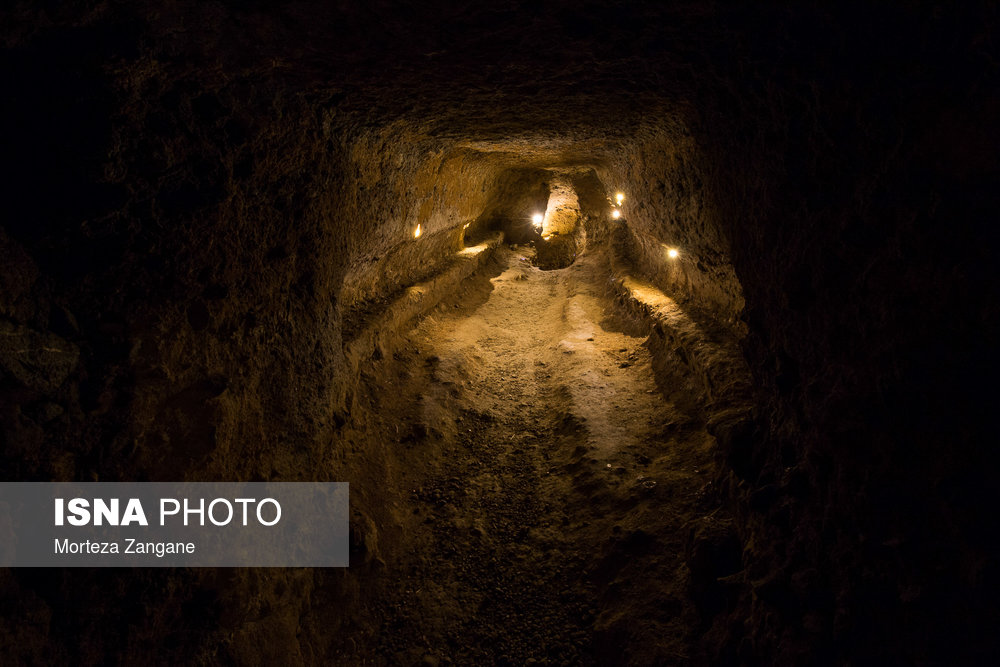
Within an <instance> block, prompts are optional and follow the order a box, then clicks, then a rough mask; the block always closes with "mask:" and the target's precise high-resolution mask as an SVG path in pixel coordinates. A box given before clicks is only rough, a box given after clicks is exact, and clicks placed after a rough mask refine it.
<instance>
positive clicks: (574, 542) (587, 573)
mask: <svg viewBox="0 0 1000 667" xmlns="http://www.w3.org/2000/svg"><path fill="white" fill-rule="evenodd" d="M532 257H533V250H532V249H531V248H530V247H527V246H521V247H514V248H509V247H501V248H500V249H499V250H498V252H497V259H496V260H495V262H496V263H495V264H494V266H493V270H492V271H491V272H488V273H489V274H490V275H484V276H478V277H476V278H474V279H471V280H469V281H466V284H465V285H464V287H463V290H462V292H461V293H460V294H456V295H454V297H453V298H451V299H450V300H448V301H446V302H445V303H442V304H441V305H440V306H438V307H437V308H436V309H435V311H433V312H432V313H431V314H430V315H428V316H426V317H424V318H423V319H422V320H421V321H420V322H419V323H417V324H416V326H415V327H414V328H413V329H412V330H411V331H410V332H409V334H408V339H407V342H406V343H405V344H404V345H401V346H400V349H399V350H397V352H396V353H395V354H394V355H393V357H392V359H386V360H385V361H384V362H383V364H382V366H383V368H384V372H385V373H388V374H389V375H390V376H391V380H390V382H391V383H392V387H393V388H392V389H391V390H390V391H389V392H388V393H386V392H385V390H384V389H383V394H382V395H380V396H379V397H377V402H378V403H379V406H378V407H380V409H381V411H382V413H383V414H389V415H391V416H388V417H386V420H387V421H386V423H385V424H384V425H383V426H384V428H386V429H388V432H389V433H390V435H391V434H392V433H393V432H394V433H395V434H397V435H398V438H397V442H398V444H395V445H390V446H393V447H398V448H399V449H398V451H395V452H394V458H396V459H397V460H398V461H399V462H400V463H399V469H398V470H397V471H395V473H392V474H391V475H390V476H392V477H396V478H397V479H398V480H399V485H400V487H401V491H399V493H398V494H397V495H396V497H395V499H394V500H392V501H391V505H392V508H391V510H390V514H391V516H392V522H393V523H395V527H394V528H392V529H389V528H381V527H380V530H381V531H382V532H381V533H380V537H379V540H380V544H381V546H380V548H379V549H380V551H379V553H380V555H379V560H378V564H377V565H378V577H377V582H378V583H377V584H375V583H373V585H372V587H371V590H369V591H366V592H365V593H364V604H365V605H366V607H367V608H368V611H369V614H370V615H371V617H372V618H374V619H376V620H375V624H378V625H380V627H379V628H378V630H377V631H376V630H375V628H370V629H368V632H372V633H374V635H373V636H370V637H363V636H361V635H359V636H358V637H357V640H356V641H352V642H350V643H349V644H348V648H347V649H346V654H345V655H344V656H343V657H344V658H346V659H349V660H350V661H356V662H358V663H368V664H404V665H405V664H424V665H435V664H511V665H522V664H553V665H563V664H565V665H581V664H582V665H587V664H625V663H628V664H660V665H670V664H690V662H692V661H695V662H697V661H698V656H697V655H696V653H697V651H696V649H695V648H694V647H695V646H696V642H695V641H694V638H695V636H696V634H697V633H698V632H699V630H700V625H699V624H700V623H701V622H702V621H701V618H700V614H699V612H698V610H697V607H696V605H695V604H694V603H693V602H692V601H691V586H690V574H689V568H688V565H687V564H686V562H685V549H686V548H687V545H688V544H689V542H690V539H689V536H690V535H692V534H694V533H695V532H698V531H700V530H701V526H700V524H701V523H704V522H715V521H718V520H719V518H718V517H717V516H716V514H717V510H715V505H714V504H713V502H712V493H711V485H710V483H709V481H708V480H709V478H710V476H711V474H710V473H711V465H712V463H711V458H712V455H711V449H712V446H713V440H712V438H711V436H710V435H708V433H706V431H705V429H704V425H703V424H702V423H701V422H700V421H699V420H697V419H696V418H694V417H692V416H690V415H687V414H684V413H682V412H681V411H679V410H678V409H677V408H676V407H675V406H673V405H672V404H670V403H668V402H666V401H665V399H664V396H663V394H662V393H661V391H660V389H658V388H657V383H656V382H655V380H654V376H653V371H652V369H651V366H650V355H649V352H648V351H647V349H646V348H645V347H644V346H643V344H644V341H645V336H642V335H630V334H629V332H628V330H629V329H631V333H633V334H634V333H637V331H636V328H635V326H634V325H633V326H632V327H629V326H628V325H627V324H626V323H624V322H622V321H620V320H619V319H618V318H617V317H616V316H615V314H614V312H613V310H612V308H611V303H610V301H609V300H608V299H607V297H606V296H605V282H604V281H606V280H607V278H606V276H607V275H608V273H607V267H606V265H605V264H604V260H603V259H602V257H601V256H600V255H587V254H585V255H583V256H582V257H581V258H580V259H578V260H577V262H576V263H575V264H573V265H571V266H570V267H568V268H565V269H560V270H555V271H542V270H540V269H539V268H537V267H536V266H534V265H533V264H532ZM379 384H381V382H380V383H379ZM383 386H384V385H383ZM352 491H353V489H352ZM352 502H353V500H352ZM381 522H382V523H385V520H382V521H381ZM370 539H372V538H370ZM354 565H355V563H354V562H352V567H353V566H354ZM701 629H703V628H701Z"/></svg>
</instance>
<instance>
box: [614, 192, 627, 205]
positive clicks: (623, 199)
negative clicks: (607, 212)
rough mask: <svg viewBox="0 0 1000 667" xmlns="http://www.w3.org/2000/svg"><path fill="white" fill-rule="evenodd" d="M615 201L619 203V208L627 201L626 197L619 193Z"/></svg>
mask: <svg viewBox="0 0 1000 667" xmlns="http://www.w3.org/2000/svg"><path fill="white" fill-rule="evenodd" d="M615 201H616V202H618V205H619V206H621V205H622V202H623V201H625V195H623V194H622V193H620V192H619V193H618V194H616V195H615Z"/></svg>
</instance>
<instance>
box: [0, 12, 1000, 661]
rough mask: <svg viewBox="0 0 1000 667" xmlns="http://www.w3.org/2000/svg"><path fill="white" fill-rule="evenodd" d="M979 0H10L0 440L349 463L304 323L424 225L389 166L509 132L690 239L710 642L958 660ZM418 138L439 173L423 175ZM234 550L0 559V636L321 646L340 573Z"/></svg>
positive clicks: (19, 457) (654, 227)
mask: <svg viewBox="0 0 1000 667" xmlns="http://www.w3.org/2000/svg"><path fill="white" fill-rule="evenodd" d="M997 12H998V9H997V6H996V4H995V3H988V2H974V3H961V4H958V5H955V4H953V3H934V2H911V3H890V2H878V3H836V4H835V5H834V4H831V5H829V6H826V5H825V4H824V3H763V4H745V5H736V6H731V5H728V4H726V3H715V2H682V3H670V4H667V3H653V2H648V3H647V2H634V3H632V2H630V3H625V2H622V3H614V2H603V3H591V2H578V3H566V2H559V3H553V4H546V5H544V6H539V5H536V4H534V3H518V2H500V3H492V4H490V5H489V6H478V5H468V4H460V3H455V4H452V3H440V2H431V3H420V4H409V3H393V2H374V3H312V2H279V3H246V2H240V3H236V2H233V3H228V2H199V3H189V2H167V3H145V2H129V3H118V2H50V3H16V4H15V5H14V6H13V8H6V9H4V10H2V11H0V25H2V26H3V28H0V39H2V41H3V51H2V53H0V126H2V127H3V129H4V140H3V150H2V154H3V158H2V164H3V171H4V173H3V177H2V179H0V201H2V203H3V208H2V218H0V219H2V227H0V322H2V325H3V327H4V328H3V330H2V331H3V335H4V339H3V342H0V415H2V441H0V470H2V474H3V477H4V479H6V480H18V481H29V480H64V479H65V480H82V481H88V480H96V479H100V480H106V481H113V480H136V481H141V480H154V479H155V480H172V479H188V480H196V479H205V480H217V479H226V480H229V479H233V480H235V479H248V480H257V479H276V480H279V479H280V480H294V479H311V478H325V477H326V473H327V472H329V473H330V474H331V475H332V476H333V477H334V478H338V479H339V478H344V479H346V478H351V481H352V483H353V482H354V480H355V479H361V480H364V479H367V478H368V477H366V475H368V476H369V477H370V476H371V475H372V473H370V472H365V470H367V469H366V468H365V466H366V465H369V463H371V461H373V460H375V457H376V455H375V454H372V455H371V457H369V458H366V457H365V456H356V457H354V458H350V457H348V456H347V454H344V453H343V452H346V451H348V449H350V447H348V445H349V444H350V445H351V447H357V446H360V447H361V448H362V449H363V448H364V443H363V440H351V438H353V437H355V436H352V435H350V434H348V433H347V431H345V423H346V424H347V425H348V427H347V428H349V427H350V424H351V423H352V422H351V421H350V420H352V419H354V420H356V419H358V417H357V415H358V414H359V412H358V410H359V409H358V407H357V405H356V403H352V401H355V400H356V395H355V393H354V389H353V387H354V386H355V383H356V370H357V369H352V368H350V366H349V364H348V362H347V361H345V359H344V358H343V354H342V352H341V348H342V346H341V323H342V322H343V321H345V320H346V319H348V318H349V315H350V313H351V312H352V310H351V309H352V308H355V306H356V305H357V304H363V303H365V302H367V301H371V300H373V299H377V298H378V297H379V296H382V295H384V294H387V293H391V292H392V291H394V290H395V289H396V288H397V287H398V286H399V285H405V284H407V283H408V282H412V280H411V279H412V278H413V277H414V276H416V275H417V274H418V273H419V272H420V271H421V270H424V269H425V268H426V267H427V266H428V265H431V264H433V262H434V261H436V260H437V259H438V258H439V257H443V256H444V252H445V249H446V244H445V242H444V241H441V242H440V243H439V242H437V241H435V242H434V243H429V244H428V246H427V248H428V250H427V251H426V252H427V253H428V254H426V255H422V256H408V255H405V254H402V255H400V254H398V253H397V254H395V255H394V254H393V253H396V252H397V251H396V250H395V249H396V248H397V247H398V246H399V245H400V244H401V243H402V241H404V240H405V236H406V234H407V231H408V230H407V228H406V227H405V225H400V224H397V223H396V222H394V221H398V220H399V219H401V218H405V216H406V212H407V211H409V210H411V207H412V206H415V205H416V204H415V203H414V202H421V201H424V200H425V199H429V200H430V201H432V202H433V203H434V206H436V207H440V210H454V211H458V213H456V216H455V221H456V224H457V223H460V222H462V220H467V219H475V218H476V217H477V215H478V214H479V213H481V212H483V211H485V210H487V209H488V208H489V207H490V206H494V205H495V202H491V201H490V200H489V197H490V196H494V197H495V196H501V195H502V194H503V193H504V192H506V190H505V188H504V187H497V188H495V189H493V190H490V189H489V188H486V185H496V184H497V183H506V182H508V181H510V179H509V178H508V176H509V172H508V171H506V170H508V169H509V168H511V167H512V166H517V165H520V166H526V167H545V166H551V165H569V164H578V165H579V164H582V165H593V166H594V167H595V168H596V169H597V173H598V174H599V175H600V176H601V177H602V178H603V179H605V182H606V184H607V186H608V187H609V188H611V187H614V181H615V180H617V182H627V183H629V184H630V187H631V188H632V190H630V196H632V192H633V191H634V192H635V193H636V199H640V198H641V199H642V200H643V201H645V202H647V208H646V209H645V210H644V211H642V212H640V213H637V214H636V215H635V216H633V217H632V218H630V221H629V223H630V225H631V226H632V227H631V230H632V233H633V234H634V237H635V238H634V244H635V246H636V248H639V249H641V248H642V247H643V243H644V241H643V239H647V240H649V239H652V240H668V239H677V238H680V239H682V240H683V241H685V244H686V247H690V248H699V249H700V251H701V254H702V256H703V257H704V258H705V259H704V263H703V264H702V265H699V266H698V267H697V270H695V269H692V271H695V272H694V273H693V274H692V275H691V276H689V280H688V282H687V283H685V285H686V287H685V288H684V289H685V291H684V292H683V293H682V294H679V296H678V298H679V299H680V300H682V301H683V302H684V303H686V304H687V305H688V306H689V307H690V308H691V310H692V312H695V313H699V317H702V318H703V319H704V320H705V321H712V320H713V319H714V320H716V321H717V322H718V323H719V325H720V326H723V327H725V328H727V329H728V330H730V331H732V332H733V335H734V336H738V337H740V338H741V349H742V351H743V353H744V356H745V358H746V360H747V363H748V366H749V368H750V371H751V374H752V378H753V386H754V395H753V400H752V404H753V409H752V410H750V411H741V412H739V413H738V414H733V415H729V416H728V417H727V418H726V419H722V420H720V422H719V423H718V424H716V425H715V428H716V438H717V440H718V443H719V448H720V449H719V451H720V463H721V467H720V470H719V471H718V479H719V484H720V486H721V487H722V489H723V490H724V494H725V497H726V501H727V503H728V504H729V506H730V507H731V508H732V511H733V512H735V514H736V516H737V526H738V535H739V540H740V544H741V545H742V546H743V549H742V553H741V564H742V568H743V569H742V570H741V573H742V574H741V582H742V583H741V586H740V592H739V594H738V596H737V598H735V599H734V600H733V601H732V603H731V604H730V605H729V606H728V607H726V608H724V609H721V610H720V609H715V610H712V612H713V613H716V612H717V614H716V617H715V618H714V620H711V619H710V622H708V623H706V628H708V627H710V628H711V631H710V632H708V631H706V632H707V634H706V638H705V641H706V642H707V643H708V645H709V648H708V649H707V655H709V656H711V660H712V661H715V662H733V663H743V664H987V663H991V662H995V661H997V660H998V659H1000V646H998V643H997V640H996V637H995V635H996V633H995V626H996V622H997V620H998V614H997V611H998V609H997V607H998V598H997V592H998V591H997V581H996V566H997V536H998V535H997V529H998V525H997V518H996V510H995V507H996V501H995V495H994V487H995V483H994V478H995V474H996V473H995V471H996V470H997V465H996V464H997V459H998V456H997V453H996V445H997V442H998V438H997V433H996V426H995V419H994V412H995V410H996V406H997V401H996V390H995V378H996V377H997V370H998V363H997V362H998V359H997V356H998V355H997V344H996V342H997V340H1000V338H998V333H1000V332H998V319H1000V318H998V303H1000V302H998V299H997V296H998V294H997V280H996V270H995V266H996V260H995V253H996V247H997V243H996V242H997V236H998V234H997V231H996V217H997V216H996V210H997V207H998V204H1000V201H998V199H1000V188H998V179H997V176H998V166H1000V165H998V155H1000V153H998V148H1000V145H998V144H1000V142H998V129H997V124H996V118H997V115H998V114H997V112H998V110H1000V96H998V92H1000V86H998V83H1000V81H998V76H1000V70H998V49H997V44H996V30H997ZM462 151H471V152H472V153H476V155H471V154H466V153H462ZM442 154H444V155H458V154H461V155H466V157H463V158H462V159H463V160H467V163H468V165H470V166H469V169H470V170H471V171H470V173H471V174H472V175H471V176H468V180H466V181H463V180H462V178H466V177H465V176H462V177H461V178H460V177H459V176H454V175H453V174H451V172H448V171H447V170H445V172H443V173H444V174H445V175H444V176H441V177H440V179H439V180H440V181H441V183H442V184H448V185H450V186H451V191H450V192H449V193H448V194H445V193H441V192H439V191H437V190H435V189H434V183H435V178H434V175H433V174H434V170H435V169H436V168H437V166H438V165H439V164H440V161H441V160H442V159H443V158H442V157H441V155H442ZM479 154H481V155H479ZM463 164H464V163H463ZM425 165H431V167H425ZM422 169H426V170H428V171H426V172H425V171H422ZM449 179H453V180H449ZM504 179H507V180H504ZM471 183H474V184H475V185H477V186H478V185H480V184H482V185H483V186H484V189H483V190H478V189H477V190H476V191H475V192H473V191H472V190H471V186H470V184H471ZM463 188H468V197H467V198H465V199H461V198H456V197H458V196H459V194H461V193H462V192H463ZM484 191H486V194H484ZM490 192H492V193H493V194H489V193H490ZM456 193H457V194H456ZM497 193H499V194H497ZM642 193H646V195H647V196H645V197H641V195H642ZM657 193H659V194H657ZM435 210H438V209H435ZM458 227H460V225H458ZM432 232H433V233H434V234H438V236H434V238H440V239H445V238H446V235H447V233H448V227H447V226H446V225H439V226H438V227H437V228H435V229H433V230H432ZM435 253H437V254H435ZM389 256H391V257H397V258H398V261H395V263H394V264H393V265H392V267H387V266H386V265H384V264H380V263H378V261H379V259H380V258H384V257H389ZM634 259H635V261H636V262H637V263H638V264H641V265H643V268H644V270H646V272H647V273H648V274H650V275H651V276H652V277H653V278H656V279H657V280H659V281H660V282H661V284H662V285H663V286H664V288H665V289H667V290H668V293H669V290H670V289H671V287H673V286H672V285H671V284H670V279H669V277H664V276H659V277H657V275H656V271H657V267H656V266H653V265H652V264H651V263H650V260H648V258H645V259H644V256H643V255H642V253H641V252H640V251H638V250H637V251H636V255H635V258H634ZM366 267H367V268H366ZM24 349H38V350H42V351H41V352H39V353H38V354H37V355H36V356H34V357H32V359H31V362H30V363H25V362H24V361H23V360H24V356H23V354H22V352H19V350H24ZM46 350H47V351H46ZM358 442H361V444H360V445H358V444H357V443H358ZM352 451H353V450H352ZM317 452H320V453H321V454H317ZM320 459H322V460H323V461H325V464H326V465H327V467H325V468H324V467H317V464H316V461H318V460H320ZM373 489H374V486H373ZM372 493H373V494H375V495H374V496H373V497H374V498H375V499H371V498H366V499H363V500H361V501H360V507H361V508H362V509H363V510H364V511H366V512H369V513H371V514H372V515H377V513H378V510H377V505H378V503H377V493H376V491H374V490H373V492H372ZM366 503H367V504H366ZM726 574H729V573H726ZM269 576H270V575H267V574H265V573H261V572H253V571H220V572H215V571H176V572H167V573H161V572H142V571H138V572H121V571H72V570H66V571H57V570H52V571H32V570H18V571H6V572H3V573H0V616H2V618H3V621H2V624H0V655H3V656H6V658H5V659H4V660H3V662H5V663H8V664H17V663H25V664H29V663H39V662H64V661H70V662H74V663H77V662H78V663H87V664H97V663H102V662H109V663H116V662H121V661H124V660H125V659H126V656H129V657H130V658H132V659H134V658H136V657H138V656H143V659H144V660H151V661H152V662H165V663H166V662H176V661H188V660H201V661H207V662H227V663H228V662H235V663H241V664H249V663H254V662H258V661H266V651H265V649H262V648H259V647H261V646H264V645H268V646H269V647H270V648H269V649H266V650H273V651H277V652H278V653H277V655H293V654H294V655H301V656H303V659H305V660H309V661H316V662H321V661H323V660H324V659H325V656H329V655H335V653H334V652H333V651H334V648H331V646H332V645H331V643H330V642H335V641H336V640H334V639H329V638H327V639H326V640H321V639H316V637H318V636H321V635H323V633H324V632H326V633H328V634H330V635H337V634H338V633H339V634H341V635H344V634H349V632H350V628H351V623H352V622H354V621H351V620H350V619H349V618H347V616H346V615H342V614H341V615H338V614H340V612H339V611H338V610H343V609H349V608H351V604H352V601H353V602H357V600H358V599H360V598H361V597H363V593H359V592H358V583H357V582H358V581H361V582H364V581H367V579H366V577H370V576H373V575H371V574H370V573H368V572H366V571H365V570H364V569H363V568H359V569H357V570H355V569H353V568H352V570H350V571H348V572H337V573H333V574H331V573H322V572H318V573H312V572H286V573H282V574H275V575H274V576H275V577H277V578H278V579H281V581H282V582H283V583H282V584H281V586H280V587H279V586H278V585H277V584H275V583H274V582H273V581H272V580H270V579H268V577H269ZM310 595H311V598H310V597H309V596H310ZM307 598H308V600H307ZM320 607H323V610H322V611H317V609H318V608H320ZM302 636H309V637H312V639H311V640H310V641H311V642H312V643H311V644H310V646H311V648H310V649H309V651H308V652H307V651H305V650H304V649H301V648H296V649H295V651H300V650H301V651H302V652H301V653H298V654H295V653H294V651H292V649H287V650H286V652H285V653H281V651H282V650H285V649H283V648H281V647H286V648H287V646H290V644H291V643H294V642H299V641H302V642H303V644H302V645H305V642H304V640H301V639H300V638H301V637H302ZM234 637H235V639H234ZM324 642H325V643H324ZM248 647H251V648H248ZM325 651H328V652H325ZM262 656H264V657H262Z"/></svg>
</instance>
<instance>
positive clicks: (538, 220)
mask: <svg viewBox="0 0 1000 667" xmlns="http://www.w3.org/2000/svg"><path fill="white" fill-rule="evenodd" d="M542 220H544V217H543V216H542V214H541V213H536V214H534V215H533V216H531V222H532V223H534V225H535V227H541V226H542Z"/></svg>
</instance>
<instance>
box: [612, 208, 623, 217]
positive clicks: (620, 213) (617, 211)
mask: <svg viewBox="0 0 1000 667" xmlns="http://www.w3.org/2000/svg"><path fill="white" fill-rule="evenodd" d="M611 217H612V218H614V219H615V220H617V219H618V218H620V217H622V212H621V211H619V210H618V209H615V210H613V211H611Z"/></svg>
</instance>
